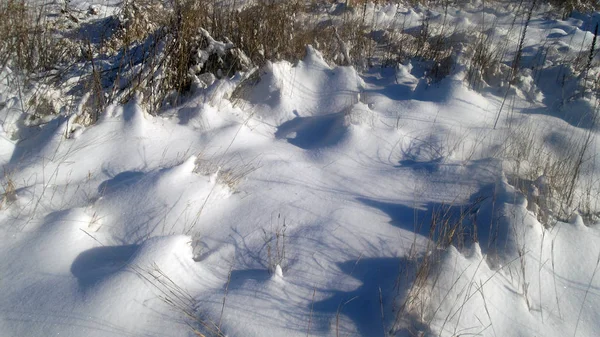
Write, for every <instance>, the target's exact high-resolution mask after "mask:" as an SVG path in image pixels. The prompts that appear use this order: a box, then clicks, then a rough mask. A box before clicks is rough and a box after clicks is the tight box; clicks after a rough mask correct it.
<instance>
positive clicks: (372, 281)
mask: <svg viewBox="0 0 600 337" xmlns="http://www.w3.org/2000/svg"><path fill="white" fill-rule="evenodd" d="M401 263H402V261H401V259H398V258H370V259H359V260H354V261H346V262H343V263H340V264H338V266H339V268H340V269H341V270H342V272H344V273H345V274H347V275H348V277H352V278H355V279H358V280H359V281H360V282H361V283H362V284H361V285H360V286H359V287H358V288H356V289H355V290H351V291H334V292H333V293H332V295H331V297H329V298H327V299H325V300H323V301H319V302H315V303H314V308H313V309H314V311H315V313H320V314H323V315H324V316H327V317H331V319H334V320H335V319H336V316H337V314H338V312H339V314H340V315H344V316H346V317H348V318H349V319H351V320H352V321H353V322H354V324H355V325H356V329H357V332H358V335H359V336H385V335H387V333H386V331H385V330H384V326H385V329H387V327H388V326H389V323H390V320H391V319H392V317H389V316H391V315H389V313H390V312H392V311H391V309H392V306H393V304H394V301H395V300H396V296H395V294H396V290H394V286H395V283H396V280H397V278H398V275H399V272H400V267H401ZM382 306H383V310H384V313H386V314H388V315H387V316H386V317H385V320H384V321H383V322H382V317H381V310H382V308H381V307H382ZM317 328H321V329H326V328H328V327H324V326H322V327H317ZM340 329H342V331H341V332H342V333H344V332H347V331H345V327H344V326H343V325H342V326H341V327H340Z"/></svg>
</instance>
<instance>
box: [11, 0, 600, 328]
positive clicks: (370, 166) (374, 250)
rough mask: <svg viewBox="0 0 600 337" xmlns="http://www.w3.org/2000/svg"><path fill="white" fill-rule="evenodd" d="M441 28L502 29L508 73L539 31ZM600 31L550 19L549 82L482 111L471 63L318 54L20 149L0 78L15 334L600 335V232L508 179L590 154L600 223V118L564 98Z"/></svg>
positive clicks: (62, 122)
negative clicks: (436, 66)
mask: <svg viewBox="0 0 600 337" xmlns="http://www.w3.org/2000/svg"><path fill="white" fill-rule="evenodd" d="M96 2H97V4H96V5H99V6H102V8H103V11H104V12H106V13H108V14H111V13H113V11H114V10H115V7H114V6H117V5H118V4H119V2H117V1H112V2H106V1H96ZM90 3H91V2H86V1H79V2H73V3H72V4H71V5H72V6H76V7H74V8H79V9H81V10H82V11H85V10H87V8H88V7H89V5H90ZM369 10H371V11H373V13H374V15H375V17H376V19H377V20H376V22H377V24H381V25H390V24H398V25H400V24H402V25H403V27H404V28H406V29H408V28H410V27H418V26H419V25H421V21H422V17H423V15H424V14H423V13H424V11H423V10H422V9H419V8H411V9H409V8H404V7H402V6H396V5H393V6H392V5H388V6H381V7H375V6H371V5H370V7H369ZM108 14H105V15H108ZM431 16H432V19H431V22H432V23H431V25H432V27H434V26H435V23H436V22H437V23H441V21H442V20H450V21H452V22H453V26H454V27H457V28H456V29H457V30H460V29H463V28H460V27H461V25H462V27H464V29H465V30H468V29H474V28H473V27H478V26H479V25H481V24H482V23H481V21H480V20H482V19H483V20H484V21H485V22H490V23H491V22H494V25H493V27H494V28H493V29H495V30H496V31H497V32H496V35H495V36H496V40H495V42H494V43H497V44H500V43H502V42H503V41H505V42H506V41H507V42H508V46H509V47H506V49H507V50H512V51H514V48H515V47H516V46H517V44H518V40H519V34H520V32H521V29H522V26H519V25H517V26H515V27H516V28H514V27H513V31H512V32H511V29H510V26H511V24H512V22H514V21H515V16H514V15H512V14H511V13H510V11H509V10H507V11H506V12H502V11H501V10H488V11H486V12H482V11H481V8H480V6H478V4H473V5H471V6H470V7H467V8H463V9H461V10H458V9H456V10H454V9H453V10H452V11H451V12H450V15H449V19H448V18H443V17H442V15H441V14H439V13H438V15H436V14H435V13H434V14H432V15H431ZM394 18H395V19H394ZM519 20H521V19H520V18H519ZM594 20H595V21H594ZM596 21H598V16H597V15H583V14H578V15H577V16H576V17H575V18H570V19H567V20H564V21H563V20H558V19H554V18H548V17H546V16H545V14H544V13H543V12H542V13H536V15H535V16H534V18H533V19H532V21H531V24H530V26H529V27H528V31H527V35H526V39H525V41H524V49H523V50H524V52H523V62H524V63H525V64H527V62H532V63H533V62H535V60H536V59H539V58H541V57H543V58H544V62H545V63H544V67H542V68H540V69H541V70H539V71H537V72H535V73H532V72H527V71H524V72H522V73H520V75H519V76H520V80H519V81H517V82H516V84H514V85H512V86H511V87H508V86H507V84H502V83H500V82H501V81H502V79H501V77H502V76H500V75H498V78H497V82H498V83H497V85H496V86H493V85H490V86H485V87H483V88H479V89H480V90H477V91H475V90H472V89H470V88H469V86H468V85H467V84H466V83H465V81H464V78H465V73H466V66H465V67H461V65H460V62H459V61H457V66H456V67H455V69H454V70H453V71H452V73H451V74H450V75H449V76H447V77H445V78H443V79H442V80H441V81H439V82H437V83H430V79H429V77H428V76H427V73H426V70H424V68H423V65H422V64H420V63H419V62H411V63H408V64H398V65H396V66H394V67H389V68H378V67H377V68H372V69H370V70H365V71H357V70H355V69H354V68H353V67H340V66H333V65H330V64H329V63H327V62H326V61H325V60H324V58H323V57H322V55H321V53H320V52H319V51H318V50H316V49H315V48H313V47H311V46H307V48H306V56H305V57H304V58H303V59H302V60H301V61H299V62H298V63H297V64H291V63H288V62H285V61H281V62H274V63H270V62H269V63H267V65H265V66H264V67H262V68H260V69H259V70H257V71H258V72H259V75H260V77H259V78H260V80H259V81H256V82H255V83H254V82H251V83H250V84H249V83H248V82H250V81H247V82H246V83H242V84H240V83H239V82H240V77H239V76H237V77H234V78H233V79H224V80H217V81H216V82H215V83H213V84H212V85H211V86H209V87H208V88H206V89H198V90H197V91H196V92H194V93H192V94H191V96H190V97H189V98H187V99H186V100H185V101H184V103H183V104H182V105H180V106H177V107H174V108H170V109H168V110H167V111H164V112H162V113H161V114H159V115H156V116H152V115H150V114H148V113H147V111H146V110H145V108H144V105H143V104H142V103H141V101H142V98H141V97H139V96H138V97H136V98H134V99H132V100H131V101H129V103H127V104H124V105H118V104H113V105H110V106H109V107H108V108H107V109H106V111H105V112H104V113H103V114H102V115H101V116H100V119H99V120H98V122H97V123H95V124H93V125H90V126H82V125H74V124H76V122H77V120H76V117H77V116H76V115H71V116H67V115H60V116H57V117H56V118H53V119H51V120H50V121H49V122H47V123H44V124H41V125H39V126H26V125H25V124H24V123H23V114H24V113H25V112H24V111H23V110H24V108H23V107H24V103H23V101H22V97H21V95H20V93H19V91H18V90H15V88H14V86H13V85H11V83H10V82H9V80H8V78H9V77H6V76H4V77H3V79H2V81H3V82H2V83H0V117H1V119H2V122H3V123H2V134H1V138H0V164H1V165H2V168H3V175H4V176H3V179H2V187H3V188H4V190H3V191H4V192H5V193H4V195H3V197H4V198H3V202H2V209H1V210H0V292H1V293H2V295H1V296H0V335H1V336H73V337H77V336H88V337H91V336H204V335H206V336H219V335H226V336H230V337H233V336H336V337H337V336H403V337H404V336H438V335H439V336H467V335H473V336H494V337H500V336H548V337H554V336H556V337H562V336H597V335H600V311H599V309H600V276H598V275H596V274H597V270H598V268H599V267H600V265H599V261H600V228H599V227H598V218H597V216H596V217H594V216H592V215H590V217H589V219H587V218H586V219H585V220H586V221H585V223H584V219H583V217H582V216H581V215H580V213H581V212H580V211H579V209H577V210H576V211H575V212H573V213H572V214H569V218H568V219H564V218H561V217H560V216H558V210H557V209H556V206H555V205H554V204H552V202H551V201H549V200H546V197H547V196H546V195H545V193H544V188H545V187H546V185H547V184H548V182H547V181H546V178H547V177H546V176H545V175H544V172H540V174H539V177H533V178H531V177H527V179H530V180H526V183H525V184H526V185H525V188H523V185H522V184H524V183H523V180H517V179H515V178H514V177H513V176H514V173H515V166H518V167H520V168H521V169H523V167H525V168H528V167H531V166H534V165H535V164H536V163H531V162H529V161H530V160H531V158H535V159H536V160H539V161H544V160H548V161H550V159H548V158H571V159H572V160H576V158H577V156H573V157H569V156H568V154H569V152H570V151H574V150H573V149H576V148H578V147H577V146H578V145H579V144H581V142H582V140H586V139H588V140H589V141H588V143H587V146H588V149H587V151H585V153H584V156H583V157H584V158H583V162H584V164H585V165H583V167H585V168H586V170H585V171H582V172H580V173H579V178H578V179H579V180H580V181H581V182H582V183H581V184H579V185H578V187H577V190H576V194H577V196H578V199H577V200H580V201H579V202H580V204H582V203H583V202H584V201H585V200H591V201H589V203H590V204H591V205H592V207H597V206H598V204H597V197H598V193H599V190H598V189H599V184H598V181H599V179H600V173H599V170H598V168H597V167H598V165H596V163H597V162H598V158H597V154H598V153H599V145H600V142H599V139H598V137H597V134H598V133H597V132H598V130H599V128H598V126H597V125H596V124H595V123H593V122H594V121H595V118H593V117H592V116H594V115H593V114H597V109H596V106H595V104H596V101H595V99H593V98H590V97H589V96H583V95H582V98H575V99H571V96H569V95H571V94H572V93H573V92H575V89H573V88H570V87H569V85H570V84H568V83H567V84H566V85H563V86H560V85H559V84H558V81H557V77H558V78H560V76H562V75H561V74H562V73H561V72H564V71H565V70H564V69H563V68H564V67H563V66H562V65H560V61H561V60H564V58H565V57H567V56H569V55H574V54H576V53H578V52H579V51H580V50H581V49H582V45H583V46H586V47H585V48H588V46H589V43H590V42H591V41H592V39H593V35H594V34H593V25H595V22H596ZM511 34H512V35H511ZM585 48H584V50H585ZM543 51H545V52H543ZM542 55H543V56H542ZM507 58H510V56H507ZM509 65H510V64H509ZM525 67H526V66H525ZM4 71H5V72H6V71H7V70H6V69H5V70H4ZM591 76H597V74H595V75H594V74H592V75H591ZM493 80H494V79H493V78H488V82H492V81H493ZM572 82H576V81H572ZM578 83H579V82H578ZM563 84H564V83H563ZM238 85H241V86H243V90H242V91H243V94H242V95H239V94H236V95H233V96H232V93H233V91H234V90H235V88H236V86H238ZM572 85H575V84H572ZM565 92H567V93H565ZM505 95H506V96H508V97H509V98H508V101H510V102H511V103H510V104H509V103H505V104H504V106H503V108H502V110H501V106H502V105H503V98H504V96H505ZM566 96H569V97H566ZM573 96H575V94H573ZM232 97H235V98H232ZM499 111H500V114H499V119H498V124H497V126H496V127H494V124H495V122H496V118H497V117H498V113H499ZM526 148H527V149H530V151H531V152H532V153H531V154H530V153H527V155H526V156H525V157H515V156H513V154H515V153H520V151H521V150H522V151H525V149H526ZM542 151H543V153H544V154H547V155H546V156H542V155H539V156H538V152H542ZM515 158H517V159H515ZM571 159H570V160H571ZM519 160H521V161H522V162H519ZM528 160H529V161H528ZM545 164H546V163H542V164H540V167H543V166H544V165H545ZM523 171H525V169H523ZM517 172H520V171H517ZM536 178H537V180H536ZM519 184H521V185H519ZM517 185H519V186H517ZM588 190H589V193H588V194H589V195H590V198H589V199H585V198H584V196H585V195H587V194H586V192H587V191H588ZM527 191H529V192H527ZM548 199H549V198H548ZM582 207H583V206H582ZM578 211H579V213H578ZM595 211H596V212H597V211H598V209H597V208H595ZM553 215H554V217H553ZM548 218H551V219H552V220H548ZM561 220H562V221H561ZM540 221H541V222H540Z"/></svg>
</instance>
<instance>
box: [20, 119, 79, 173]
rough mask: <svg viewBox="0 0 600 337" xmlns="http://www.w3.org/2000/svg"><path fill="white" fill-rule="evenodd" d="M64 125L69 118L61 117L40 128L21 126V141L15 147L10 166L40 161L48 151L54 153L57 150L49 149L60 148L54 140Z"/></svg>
mask: <svg viewBox="0 0 600 337" xmlns="http://www.w3.org/2000/svg"><path fill="white" fill-rule="evenodd" d="M21 122H22V121H20V123H21ZM20 123H19V124H20ZM64 123H67V118H65V117H62V116H60V117H57V118H56V119H53V120H52V121H50V122H48V123H46V124H44V125H41V126H38V127H27V126H24V125H20V130H19V132H20V137H21V140H20V141H19V142H18V143H17V145H16V146H15V149H14V151H13V154H12V156H11V158H10V164H11V165H18V164H20V163H22V162H23V161H27V160H31V159H35V160H37V159H40V158H41V157H43V153H44V152H46V151H48V152H52V153H54V152H55V151H54V150H55V149H49V147H50V146H51V145H55V146H58V144H57V143H56V142H53V140H55V139H56V138H57V133H58V131H59V130H60V129H61V127H62V125H63V124H64ZM60 137H63V136H62V135H61V136H60ZM46 159H52V158H46Z"/></svg>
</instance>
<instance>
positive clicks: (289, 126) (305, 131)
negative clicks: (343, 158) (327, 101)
mask: <svg viewBox="0 0 600 337" xmlns="http://www.w3.org/2000/svg"><path fill="white" fill-rule="evenodd" d="M344 119H345V114H344V112H338V113H333V114H329V115H324V116H311V117H299V116H298V117H296V118H294V119H292V120H290V121H287V122H285V123H283V124H281V125H280V126H279V127H278V128H277V132H275V137H276V138H277V139H287V141H288V142H289V143H290V144H293V145H296V146H298V147H299V148H302V149H305V150H310V149H316V148H319V147H327V146H333V145H336V144H337V143H339V142H340V141H341V140H342V139H343V138H344V135H345V134H346V128H345V126H344Z"/></svg>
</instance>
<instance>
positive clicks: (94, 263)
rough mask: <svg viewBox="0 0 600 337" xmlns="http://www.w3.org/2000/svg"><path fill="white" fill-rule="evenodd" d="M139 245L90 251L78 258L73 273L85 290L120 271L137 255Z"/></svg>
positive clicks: (72, 266) (98, 248) (74, 263)
mask: <svg viewBox="0 0 600 337" xmlns="http://www.w3.org/2000/svg"><path fill="white" fill-rule="evenodd" d="M138 247H139V246H138V245H124V246H104V247H96V248H92V249H88V250H86V251H84V252H82V253H81V254H79V255H78V256H77V258H76V259H75V261H73V264H72V265H71V273H72V274H73V276H75V277H76V278H77V282H78V284H79V286H80V287H81V288H83V289H85V288H89V287H90V286H92V285H94V284H96V283H98V282H100V281H102V280H103V279H105V278H107V277H109V276H110V275H112V274H114V273H116V272H117V271H119V270H120V269H121V268H122V267H123V266H125V265H126V264H127V261H129V260H130V259H131V257H132V256H133V255H134V254H135V252H136V251H137V249H138Z"/></svg>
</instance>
